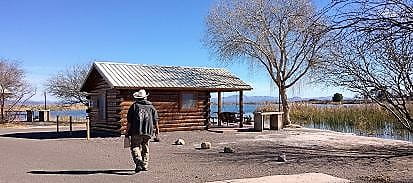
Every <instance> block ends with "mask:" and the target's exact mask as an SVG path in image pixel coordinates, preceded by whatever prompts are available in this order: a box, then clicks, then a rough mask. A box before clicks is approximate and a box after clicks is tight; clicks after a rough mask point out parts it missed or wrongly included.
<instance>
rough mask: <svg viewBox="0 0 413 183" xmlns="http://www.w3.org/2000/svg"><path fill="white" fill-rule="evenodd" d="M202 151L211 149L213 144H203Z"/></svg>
mask: <svg viewBox="0 0 413 183" xmlns="http://www.w3.org/2000/svg"><path fill="white" fill-rule="evenodd" d="M201 149H211V142H202V143H201Z"/></svg>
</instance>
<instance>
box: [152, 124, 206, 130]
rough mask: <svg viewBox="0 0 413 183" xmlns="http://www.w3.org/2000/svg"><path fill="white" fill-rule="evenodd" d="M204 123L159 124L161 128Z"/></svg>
mask: <svg viewBox="0 0 413 183" xmlns="http://www.w3.org/2000/svg"><path fill="white" fill-rule="evenodd" d="M204 125H205V124H204V123H178V124H159V128H160V129H162V128H176V127H192V126H204Z"/></svg>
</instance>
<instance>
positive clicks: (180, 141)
mask: <svg viewBox="0 0 413 183" xmlns="http://www.w3.org/2000/svg"><path fill="white" fill-rule="evenodd" d="M175 145H185V141H184V139H178V140H176V141H175Z"/></svg>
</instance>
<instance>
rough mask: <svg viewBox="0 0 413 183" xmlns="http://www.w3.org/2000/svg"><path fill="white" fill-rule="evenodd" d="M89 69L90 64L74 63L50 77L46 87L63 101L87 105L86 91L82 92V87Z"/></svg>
mask: <svg viewBox="0 0 413 183" xmlns="http://www.w3.org/2000/svg"><path fill="white" fill-rule="evenodd" d="M88 71H89V65H88V64H82V65H73V66H71V67H69V68H67V69H66V70H65V71H61V72H59V73H57V74H56V75H54V76H52V77H51V78H50V79H48V81H47V84H46V89H47V91H48V92H49V93H51V94H52V95H53V96H55V97H57V98H58V99H60V100H61V102H62V103H65V104H76V103H82V104H84V105H87V103H88V101H87V99H86V93H84V92H80V87H81V85H82V83H83V82H84V80H85V79H86V76H87V74H88Z"/></svg>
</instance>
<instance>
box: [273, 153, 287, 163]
mask: <svg viewBox="0 0 413 183" xmlns="http://www.w3.org/2000/svg"><path fill="white" fill-rule="evenodd" d="M275 158H276V161H278V162H286V161H287V157H286V156H285V154H279V155H277V156H276V157H275Z"/></svg>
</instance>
